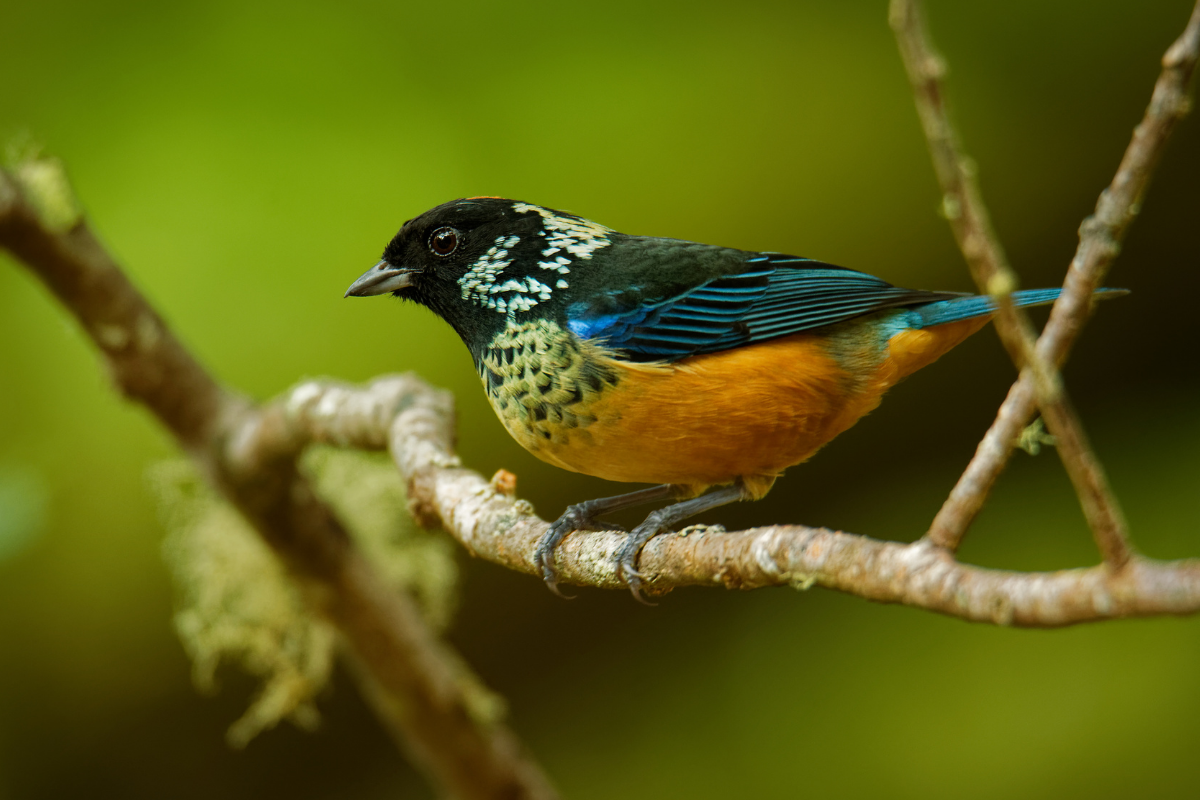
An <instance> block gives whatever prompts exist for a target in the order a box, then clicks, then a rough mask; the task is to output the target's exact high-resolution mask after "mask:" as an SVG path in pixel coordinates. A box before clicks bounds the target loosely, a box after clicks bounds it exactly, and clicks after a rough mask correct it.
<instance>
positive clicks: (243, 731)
mask: <svg viewBox="0 0 1200 800" xmlns="http://www.w3.org/2000/svg"><path fill="white" fill-rule="evenodd" d="M302 466H303V468H304V470H305V471H306V472H308V473H309V475H310V476H311V477H312V479H313V482H314V485H315V487H316V490H317V492H318V494H320V495H321V497H322V498H323V499H324V500H325V502H327V503H328V504H329V505H330V506H331V507H332V508H333V510H334V511H335V512H336V513H337V515H338V517H339V518H340V519H341V520H342V521H343V523H344V524H345V525H346V527H347V529H348V530H349V531H350V532H351V535H352V536H353V537H354V539H355V541H356V543H357V544H358V546H359V547H360V549H361V550H362V552H363V554H364V555H365V556H366V557H367V559H368V560H370V561H371V562H372V563H373V565H374V566H375V568H376V569H377V570H378V571H379V573H380V575H381V576H382V577H383V579H384V580H385V581H386V582H387V583H388V584H389V585H390V586H392V587H393V588H395V589H396V590H398V591H406V592H409V593H411V594H412V595H413V596H414V597H415V598H416V600H417V602H418V604H419V605H420V607H421V609H422V611H423V612H424V615H425V617H426V619H427V621H428V622H429V623H430V624H431V625H432V626H433V627H435V628H438V629H441V628H443V627H445V625H446V624H447V623H448V622H449V620H450V617H451V614H452V613H453V610H454V598H455V596H456V589H457V582H458V575H457V569H456V567H455V564H454V559H453V551H452V544H451V543H450V542H449V541H448V540H447V539H445V538H444V537H438V536H433V535H431V534H430V533H428V532H426V531H422V530H420V529H419V528H417V527H416V526H415V525H414V524H413V522H412V520H411V518H410V517H409V516H408V513H407V511H406V505H405V502H406V498H405V493H404V485H403V482H402V480H401V478H400V476H399V475H398V474H397V472H396V471H395V469H394V468H393V467H392V466H391V465H390V464H389V462H388V461H387V460H386V458H382V457H380V458H377V457H373V456H371V455H367V454H363V453H357V452H350V451H340V450H334V449H332V448H314V449H312V450H310V451H309V452H308V453H307V454H306V455H305V457H304V459H303V461H302ZM151 483H152V485H153V487H154V489H155V493H156V494H157V496H158V499H159V506H160V509H161V514H162V518H163V521H164V524H165V525H166V528H167V537H166V540H165V542H164V545H163V550H164V554H165V557H166V560H167V563H168V565H169V566H170V568H171V571H172V573H173V575H174V577H175V582H176V584H177V586H178V592H179V610H178V611H177V613H176V615H175V628H176V631H177V632H178V634H179V637H180V639H181V640H182V642H183V646H184V649H185V650H186V651H187V653H188V655H189V657H190V658H191V660H192V664H193V679H194V681H195V683H196V686H197V688H199V689H200V690H201V691H209V692H211V691H214V690H215V689H216V673H217V669H218V667H220V666H221V665H222V664H224V663H236V664H238V665H240V667H241V668H242V669H244V670H245V671H246V672H248V673H250V674H251V675H253V676H255V677H257V678H259V679H260V680H261V682H262V687H261V690H260V691H259V694H258V695H257V696H256V697H255V698H254V700H253V701H252V702H251V704H250V707H249V708H248V709H247V710H246V712H245V714H243V716H242V717H241V718H240V719H239V720H237V722H235V723H234V724H233V725H232V726H231V727H230V729H229V733H228V740H229V743H230V744H231V745H233V746H234V747H243V746H245V745H246V744H247V743H248V742H249V741H250V740H251V739H252V738H254V736H256V735H257V734H258V733H260V732H262V731H264V730H267V729H269V728H272V727H274V726H275V725H276V724H278V723H279V721H280V720H283V719H287V720H289V721H291V722H293V723H294V724H296V725H298V726H299V727H301V728H305V729H311V728H313V727H315V726H316V725H317V724H318V722H319V719H320V717H319V714H318V711H317V708H316V705H315V703H314V702H313V701H314V698H315V697H316V695H317V694H318V693H319V692H320V690H321V689H322V688H323V687H324V686H325V685H326V683H327V682H328V680H329V676H330V673H331V671H332V667H333V655H334V648H335V644H336V633H335V631H334V629H333V628H332V627H331V626H330V625H329V623H327V622H326V621H325V620H323V619H321V618H320V617H318V616H315V615H313V614H312V613H311V611H310V610H309V606H308V604H307V603H306V602H305V598H304V596H303V595H302V593H301V590H300V588H299V586H298V585H297V584H296V583H295V582H294V581H293V580H292V579H291V578H290V577H289V575H288V574H287V572H286V570H285V568H284V567H283V565H282V564H281V562H280V561H279V560H278V559H277V558H276V557H275V556H274V554H273V553H272V552H271V551H270V549H269V548H268V547H267V546H266V545H265V544H264V543H263V542H262V540H261V539H260V538H259V536H258V535H257V534H256V533H255V532H254V531H253V530H252V529H251V528H250V527H249V526H248V525H247V523H246V522H245V521H244V520H243V518H242V517H241V516H240V515H239V514H238V513H237V511H236V510H235V509H233V508H232V507H231V506H229V505H228V504H227V503H226V502H225V501H224V500H222V499H221V498H219V497H218V496H217V495H216V494H215V493H213V492H212V490H211V489H209V488H208V486H207V485H206V484H205V483H204V482H203V480H201V479H200V477H199V476H198V475H197V474H196V472H195V470H194V469H193V468H192V467H191V466H190V465H189V464H188V463H186V462H168V463H164V464H161V465H159V466H157V467H155V468H154V469H153V470H152V472H151ZM473 680H474V679H473V677H472V676H470V674H469V671H467V670H464V674H463V678H462V682H463V683H464V684H469V683H471V682H472V681H473ZM476 694H478V695H479V697H481V698H483V699H481V700H480V701H479V702H478V703H477V704H476V705H478V706H479V708H480V709H481V711H480V714H481V715H482V716H489V715H491V714H494V713H500V711H499V709H498V707H497V706H496V703H497V702H498V701H496V700H495V698H491V697H490V696H489V693H488V692H487V691H486V689H483V688H482V687H480V690H479V691H478V692H476Z"/></svg>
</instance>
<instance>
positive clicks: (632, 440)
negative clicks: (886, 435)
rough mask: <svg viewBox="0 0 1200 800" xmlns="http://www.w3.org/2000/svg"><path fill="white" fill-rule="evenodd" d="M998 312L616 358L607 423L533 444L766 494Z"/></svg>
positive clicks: (611, 471)
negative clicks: (658, 356) (737, 483)
mask: <svg viewBox="0 0 1200 800" xmlns="http://www.w3.org/2000/svg"><path fill="white" fill-rule="evenodd" d="M986 321H987V320H986V319H983V320H969V321H966V322H962V323H953V324H950V325H943V326H939V327H937V328H932V329H927V330H921V331H904V332H902V333H900V334H897V335H896V336H894V337H893V338H892V339H891V340H890V342H889V343H888V347H886V348H881V347H880V346H879V345H878V339H877V338H875V336H877V334H874V333H873V331H872V329H871V327H870V321H863V324H862V325H858V326H848V327H847V328H845V329H844V330H843V331H842V332H841V334H840V338H839V339H838V340H837V346H836V347H834V346H831V341H832V340H831V339H830V336H829V334H828V333H823V334H796V335H793V336H788V337H784V338H781V339H776V340H773V341H770V342H765V343H762V344H757V345H751V346H748V347H741V348H736V349H733V350H727V351H723V352H720V353H712V354H707V355H701V356H693V357H691V358H687V359H684V360H682V361H679V362H676V363H674V364H635V363H629V362H624V361H619V360H616V359H606V365H607V366H609V367H611V368H613V369H615V370H616V371H617V373H618V376H619V380H618V382H617V384H616V386H615V387H613V388H611V389H608V390H607V391H605V392H603V393H602V394H600V395H599V396H598V397H597V398H596V399H595V400H594V401H593V402H592V403H590V404H589V406H588V408H587V413H589V414H591V415H592V416H594V417H595V422H593V423H592V424H590V425H589V426H588V427H587V428H586V430H580V431H570V432H569V435H563V436H561V437H560V436H557V435H556V436H554V437H553V439H549V437H548V440H539V441H538V442H537V443H536V445H535V446H532V447H530V450H531V451H533V452H534V454H535V455H537V456H538V457H539V458H541V459H543V460H545V461H547V462H549V463H551V464H555V465H557V466H560V467H563V468H565V469H569V470H573V471H575V472H582V473H586V474H589V475H595V476H597V477H601V478H605V479H607V480H612V481H625V482H631V483H673V484H680V485H686V486H690V487H692V489H693V491H695V492H697V493H698V492H700V491H703V489H704V488H706V487H708V486H711V485H715V484H724V483H730V482H732V481H734V480H737V479H739V478H740V479H742V480H744V481H745V482H746V484H747V486H748V488H749V489H750V491H751V492H752V494H754V495H755V496H761V495H763V494H766V492H767V491H768V490H769V489H770V487H771V484H772V483H773V482H774V480H775V478H776V477H778V476H779V475H780V474H781V473H782V472H783V471H784V470H785V469H786V468H787V467H789V466H792V465H794V464H798V463H800V462H802V461H804V460H806V459H807V458H809V457H810V456H812V454H813V453H815V452H816V451H817V450H818V449H820V448H821V447H822V446H823V445H825V444H826V443H827V442H829V441H830V440H831V439H833V438H834V437H835V436H837V435H838V434H839V433H842V432H843V431H845V430H846V429H847V428H849V427H850V426H852V425H853V424H854V423H855V422H857V421H858V420H859V419H860V418H861V417H862V416H863V415H865V414H867V413H868V412H870V411H871V410H872V409H874V408H875V407H876V406H878V405H879V401H880V399H881V397H882V396H883V393H884V392H885V391H887V389H889V388H890V387H891V386H893V385H894V384H895V383H896V382H897V381H898V380H900V379H901V378H903V377H904V376H906V375H908V374H910V373H911V372H913V371H915V370H917V369H920V368H921V367H923V366H925V365H927V364H929V363H930V362H932V361H933V360H934V359H936V358H938V357H939V356H941V355H942V354H943V353H945V352H946V351H947V350H949V349H950V348H951V347H953V346H954V345H956V344H958V343H959V342H960V341H962V340H963V339H964V338H966V337H967V336H969V335H970V334H971V333H974V332H975V331H976V330H978V329H979V327H980V326H982V324H984V323H986ZM835 354H836V355H835ZM510 430H511V428H510ZM514 436H518V434H517V433H515V432H514ZM521 439H522V437H521V436H518V440H521ZM522 443H524V442H522ZM530 444H534V443H533V442H530ZM527 446H529V445H527Z"/></svg>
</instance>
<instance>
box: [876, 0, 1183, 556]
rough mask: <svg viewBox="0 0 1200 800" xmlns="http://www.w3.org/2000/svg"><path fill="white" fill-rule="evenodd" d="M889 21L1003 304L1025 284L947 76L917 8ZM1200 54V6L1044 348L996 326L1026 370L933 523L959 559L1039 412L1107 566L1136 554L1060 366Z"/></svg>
mask: <svg viewBox="0 0 1200 800" xmlns="http://www.w3.org/2000/svg"><path fill="white" fill-rule="evenodd" d="M891 22H892V27H893V29H894V30H895V33H896V39H897V42H898V44H899V47H900V52H901V56H902V57H903V60H904V63H905V67H906V69H907V70H908V74H909V78H910V81H911V83H912V85H913V91H914V95H915V97H916V101H917V108H918V112H919V114H920V117H921V121H922V125H923V127H924V129H925V133H926V138H927V139H928V141H929V146H930V152H931V154H932V155H933V161H934V166H935V170H936V172H937V174H938V179H939V182H940V183H941V185H942V189H943V192H944V199H943V208H944V210H945V213H946V217H947V219H949V221H950V224H951V227H952V229H953V230H954V233H955V236H956V238H957V239H958V241H959V246H960V248H961V249H962V251H963V255H964V256H965V257H966V259H967V263H968V265H970V267H971V270H972V274H973V275H975V277H976V280H977V282H979V283H980V285H981V287H983V288H984V289H985V290H987V291H990V292H992V293H997V292H998V291H999V293H1000V294H1001V295H1003V294H1004V293H1005V292H1007V291H1011V289H1012V288H1013V287H1015V285H1016V280H1015V276H1014V274H1013V273H1012V271H1011V269H1010V268H1009V267H1008V264H1007V262H1006V260H1005V258H1004V254H1003V250H1002V249H1001V248H1000V245H999V242H998V241H997V239H996V237H995V234H994V232H993V231H992V229H991V223H990V221H989V218H988V214H987V210H986V208H985V207H984V205H983V202H982V199H981V195H980V192H979V189H978V185H977V182H976V181H975V177H974V170H973V168H971V167H970V162H969V161H968V160H967V159H966V157H965V156H964V155H963V154H962V152H961V150H960V149H959V146H958V137H957V134H956V133H955V131H954V128H953V126H952V125H951V123H950V121H949V117H948V116H947V114H946V111H945V105H944V101H943V97H944V94H943V89H942V86H941V76H942V73H943V72H944V67H943V65H942V62H941V60H940V58H939V57H938V56H937V55H936V53H935V52H934V50H933V46H932V44H931V43H930V40H929V36H928V33H927V32H926V30H925V28H924V25H923V24H922V21H921V18H920V10H919V6H918V2H917V0H893V2H892V5H891ZM1198 51H1200V3H1197V6H1196V9H1195V10H1194V11H1193V13H1192V17H1191V20H1190V21H1189V23H1188V26H1187V28H1186V30H1185V31H1184V33H1183V35H1182V36H1181V37H1180V38H1179V39H1178V40H1177V41H1176V42H1175V43H1174V44H1173V45H1172V46H1171V48H1170V49H1169V50H1168V51H1167V54H1166V55H1165V56H1164V58H1163V72H1162V75H1161V76H1160V77H1159V79H1158V82H1157V84H1156V85H1155V89H1154V95H1153V97H1152V99H1151V102H1150V107H1149V108H1148V109H1147V111H1146V116H1145V119H1144V120H1143V121H1142V123H1141V124H1140V125H1139V126H1138V128H1137V130H1136V131H1135V132H1134V137H1133V141H1132V142H1131V143H1130V145H1129V148H1128V149H1127V150H1126V153H1125V157H1124V158H1123V159H1122V161H1121V165H1120V167H1119V168H1118V170H1117V174H1116V177H1114V178H1113V182H1112V184H1111V185H1110V186H1109V188H1108V189H1107V190H1106V191H1105V192H1103V193H1102V194H1101V196H1100V200H1099V202H1098V204H1097V208H1096V213H1095V214H1093V216H1091V217H1089V218H1088V219H1087V220H1085V221H1084V224H1083V226H1082V227H1081V228H1080V234H1081V240H1080V245H1079V249H1078V251H1077V252H1076V256H1075V258H1074V259H1073V261H1072V263H1071V268H1070V269H1069V270H1068V273H1067V277H1066V281H1065V283H1064V286H1063V293H1062V296H1061V297H1060V298H1059V300H1058V302H1056V303H1055V305H1054V308H1053V309H1052V311H1051V315H1050V320H1049V322H1048V323H1047V325H1046V328H1045V330H1044V331H1043V333H1042V335H1041V337H1040V338H1039V339H1038V340H1037V342H1036V344H1035V343H1034V341H1033V339H1032V335H1031V331H1032V329H1031V328H1030V327H1029V326H1028V323H1027V321H1025V319H1024V318H1023V317H1021V316H1019V315H1016V316H1012V317H1010V316H1009V314H1008V313H1007V311H1006V310H1003V308H1002V312H1001V314H1000V315H999V318H998V319H997V329H998V330H999V331H1000V335H1001V338H1002V339H1003V340H1004V341H1005V345H1006V347H1007V348H1008V349H1009V352H1010V353H1012V354H1013V355H1014V358H1015V359H1016V360H1017V364H1018V366H1022V365H1023V366H1024V367H1025V368H1024V369H1023V370H1022V373H1021V377H1020V379H1019V380H1018V382H1017V383H1016V384H1014V386H1013V388H1012V389H1011V390H1010V391H1009V394H1008V397H1007V398H1006V400H1005V402H1004V404H1003V405H1002V406H1001V408H1000V411H999V413H998V415H997V417H996V421H995V422H994V423H993V424H992V427H991V428H990V429H989V430H988V432H987V434H986V435H985V436H984V438H983V440H982V441H981V442H980V444H979V447H978V449H977V450H976V453H975V456H974V458H973V459H972V461H971V463H970V464H969V465H968V467H967V469H966V470H965V471H964V473H963V475H962V477H960V479H959V481H958V484H957V485H956V486H955V487H954V490H953V491H952V492H951V494H950V496H949V498H947V500H946V503H945V504H944V505H943V506H942V508H941V510H940V511H939V512H938V514H937V516H936V517H935V518H934V521H933V523H932V525H931V526H930V529H929V532H928V534H927V536H928V538H929V539H930V540H931V541H933V542H934V543H936V544H938V545H940V546H942V547H945V548H947V549H949V550H951V551H953V550H954V549H956V548H957V547H958V544H959V542H960V541H961V540H962V537H963V535H964V534H965V533H966V530H967V528H968V527H969V525H970V524H971V522H972V521H973V520H974V518H975V517H976V515H978V513H979V511H980V509H981V508H982V507H983V503H984V501H985V500H986V499H987V496H988V493H989V492H990V490H991V487H992V486H993V485H994V483H995V481H996V479H997V478H998V477H999V475H1000V473H1001V472H1002V471H1003V469H1004V467H1005V465H1006V464H1007V463H1008V458H1009V457H1010V456H1011V454H1012V450H1013V447H1014V446H1015V443H1016V441H1017V439H1018V436H1019V434H1020V432H1021V430H1022V429H1023V428H1024V427H1025V426H1026V425H1027V424H1028V423H1029V421H1030V419H1031V417H1032V415H1033V413H1034V409H1035V407H1037V406H1039V405H1040V407H1041V410H1042V415H1043V417H1044V418H1045V420H1046V424H1047V427H1048V428H1049V429H1050V431H1051V433H1053V434H1054V435H1055V437H1056V438H1057V440H1058V451H1059V453H1060V456H1061V457H1062V460H1063V464H1064V466H1065V467H1066V469H1067V472H1068V475H1069V476H1070V478H1071V481H1072V483H1073V484H1074V485H1075V489H1076V493H1077V494H1078V495H1079V499H1080V504H1081V506H1082V507H1083V511H1084V515H1085V517H1086V518H1087V520H1088V523H1089V525H1090V527H1091V529H1092V532H1093V534H1094V536H1095V538H1096V543H1097V546H1098V547H1099V549H1100V552H1101V554H1102V555H1103V557H1104V559H1105V561H1106V562H1107V563H1109V564H1111V565H1113V566H1120V565H1122V564H1124V563H1125V562H1126V561H1127V559H1128V558H1129V557H1130V554H1131V553H1132V548H1131V547H1130V545H1129V543H1128V539H1127V535H1126V533H1125V528H1126V526H1125V522H1124V519H1123V515H1122V514H1121V511H1120V508H1119V507H1118V505H1117V503H1116V500H1115V498H1114V497H1113V494H1112V491H1111V489H1110V488H1109V486H1108V481H1107V478H1106V477H1105V475H1104V470H1103V468H1102V467H1101V465H1100V462H1099V460H1098V459H1097V458H1096V456H1095V454H1094V453H1093V451H1092V449H1091V446H1090V445H1089V443H1088V441H1087V438H1086V434H1085V433H1084V431H1083V427H1082V425H1080V424H1079V422H1078V419H1077V417H1076V416H1075V414H1074V412H1073V411H1072V409H1071V405H1070V402H1069V400H1068V399H1067V397H1066V395H1065V393H1064V392H1063V391H1062V382H1061V378H1060V377H1059V375H1058V373H1057V366H1058V365H1060V364H1061V363H1062V362H1063V361H1064V360H1065V358H1066V355H1067V353H1068V351H1069V349H1070V346H1071V344H1073V343H1074V341H1075V339H1076V338H1077V337H1078V335H1079V331H1080V330H1081V329H1082V327H1083V324H1084V323H1085V322H1086V320H1087V317H1088V315H1089V313H1090V309H1091V303H1092V293H1093V292H1094V290H1095V289H1096V287H1097V286H1099V285H1100V284H1101V282H1102V281H1103V279H1104V276H1105V274H1106V273H1107V270H1108V267H1109V265H1110V264H1111V263H1112V260H1113V259H1114V258H1115V257H1116V254H1117V252H1118V251H1119V246H1120V241H1121V239H1122V238H1123V236H1124V234H1125V230H1126V229H1127V227H1128V225H1129V223H1130V222H1131V221H1132V219H1133V217H1134V216H1135V215H1136V212H1137V209H1138V208H1139V206H1140V203H1141V198H1142V196H1143V195H1144V193H1145V190H1146V187H1147V185H1148V184H1149V179H1150V175H1151V174H1152V172H1153V170H1154V166H1155V165H1156V164H1157V162H1158V159H1159V158H1160V156H1161V154H1162V150H1163V148H1164V145H1165V143H1166V140H1167V138H1168V137H1169V135H1170V133H1171V131H1172V129H1173V128H1174V125H1175V123H1176V122H1177V121H1178V120H1179V119H1180V118H1181V117H1182V116H1183V115H1184V114H1185V113H1186V111H1187V109H1188V107H1189V102H1188V96H1187V88H1188V83H1189V81H1190V77H1191V73H1192V71H1193V69H1194V67H1195V64H1196V60H1197V55H1198Z"/></svg>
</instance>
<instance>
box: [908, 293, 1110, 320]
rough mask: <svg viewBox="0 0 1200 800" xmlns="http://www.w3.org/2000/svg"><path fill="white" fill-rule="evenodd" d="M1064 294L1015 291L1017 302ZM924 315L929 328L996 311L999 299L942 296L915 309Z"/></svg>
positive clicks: (1026, 303)
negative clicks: (942, 297) (946, 298)
mask: <svg viewBox="0 0 1200 800" xmlns="http://www.w3.org/2000/svg"><path fill="white" fill-rule="evenodd" d="M1060 294H1062V289H1061V288H1060V289H1023V290H1021V291H1019V292H1013V293H1012V301H1013V305H1014V306H1017V307H1022V306H1044V305H1048V304H1050V303H1053V302H1054V301H1055V300H1057V299H1058V296H1059V295H1060ZM1127 294H1129V290H1128V289H1108V288H1102V289H1097V290H1096V292H1095V294H1094V295H1093V296H1094V297H1096V298H1098V299H1101V300H1108V299H1109V298H1113V297H1124V296H1125V295H1127ZM912 311H914V312H916V314H917V316H918V317H919V318H920V326H919V327H922V328H928V327H931V326H933V325H944V324H946V323H947V322H958V321H959V320H963V319H971V318H972V317H982V316H985V315H987V314H992V313H995V311H996V301H995V300H994V299H992V298H991V297H989V296H988V295H986V294H977V295H968V296H966V297H955V298H953V299H951V300H939V301H937V302H936V303H929V304H928V305H924V306H918V307H917V308H914V309H912Z"/></svg>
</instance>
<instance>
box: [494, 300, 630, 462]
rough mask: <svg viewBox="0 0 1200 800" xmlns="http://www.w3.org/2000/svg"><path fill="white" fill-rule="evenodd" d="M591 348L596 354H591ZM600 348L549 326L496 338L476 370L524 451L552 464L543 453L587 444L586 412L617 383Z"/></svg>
mask: <svg viewBox="0 0 1200 800" xmlns="http://www.w3.org/2000/svg"><path fill="white" fill-rule="evenodd" d="M593 350H595V351H596V352H594V353H593V352H592V351H593ZM605 360H606V359H604V358H603V353H602V351H601V350H600V348H598V347H595V346H594V345H590V344H589V343H588V342H581V341H580V340H578V339H577V338H576V337H575V336H574V335H573V334H572V333H570V332H569V331H566V330H563V329H562V328H561V327H559V326H558V325H556V324H555V323H553V322H548V321H546V320H538V321H531V322H522V323H516V322H512V321H510V322H509V324H508V326H507V327H506V328H505V329H504V330H503V331H501V332H500V333H499V334H497V335H496V336H495V337H494V338H493V339H492V341H491V342H490V343H489V344H488V346H487V347H486V348H485V349H484V351H483V353H482V354H481V355H480V357H479V359H478V360H477V361H476V367H477V368H478V370H479V377H480V378H481V379H482V380H483V387H484V389H485V390H486V391H487V395H488V399H489V400H490V401H491V404H492V408H493V409H495V411H496V416H498V417H499V418H500V421H501V422H502V423H504V427H505V428H507V429H508V432H509V433H510V434H512V437H513V438H514V439H516V440H517V442H518V443H520V444H521V446H522V447H524V448H525V449H526V450H529V451H530V452H532V453H534V454H535V455H538V456H539V457H541V458H544V459H546V460H548V461H550V462H551V463H555V462H556V461H557V459H555V458H554V457H553V456H552V455H550V454H549V453H548V452H546V450H548V449H549V450H556V449H558V448H560V447H566V446H568V445H569V444H571V443H572V440H580V439H582V440H585V441H590V438H591V437H590V435H589V434H588V433H587V428H588V426H589V425H591V424H592V423H594V422H596V417H595V416H594V415H592V414H591V413H590V411H589V409H590V408H591V406H592V404H593V403H594V402H595V401H596V400H597V399H598V398H599V397H600V395H601V394H603V393H604V392H605V391H606V390H607V389H609V388H611V387H613V386H616V385H617V382H618V381H619V378H618V375H617V372H616V370H614V369H613V368H612V367H610V366H607V365H606V364H605V363H604V361H605Z"/></svg>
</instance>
